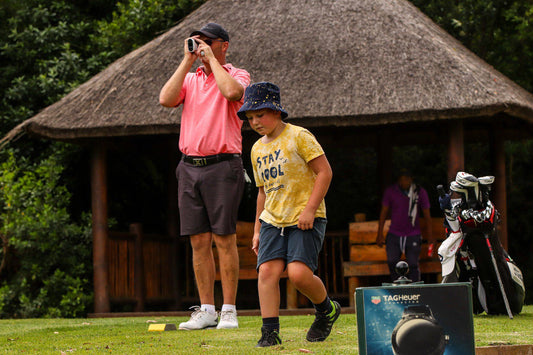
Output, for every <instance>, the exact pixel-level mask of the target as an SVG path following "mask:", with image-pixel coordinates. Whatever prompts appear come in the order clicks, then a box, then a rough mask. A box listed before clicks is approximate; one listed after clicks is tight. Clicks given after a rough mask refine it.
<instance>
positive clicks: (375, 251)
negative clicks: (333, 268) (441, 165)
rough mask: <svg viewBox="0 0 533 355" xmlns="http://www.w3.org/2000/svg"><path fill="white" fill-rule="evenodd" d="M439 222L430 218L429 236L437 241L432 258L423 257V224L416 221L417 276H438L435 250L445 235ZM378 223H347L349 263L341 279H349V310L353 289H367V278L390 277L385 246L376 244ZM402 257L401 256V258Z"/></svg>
mask: <svg viewBox="0 0 533 355" xmlns="http://www.w3.org/2000/svg"><path fill="white" fill-rule="evenodd" d="M442 222H443V219H442V218H432V224H431V228H432V233H433V236H434V237H435V238H436V239H437V240H438V241H439V243H437V245H435V247H434V252H433V257H428V256H427V251H428V246H429V245H428V243H427V239H426V237H425V234H426V226H425V220H424V219H422V218H421V219H420V224H421V229H422V238H423V241H422V250H421V251H420V264H419V267H420V273H421V274H422V275H423V274H440V273H441V264H440V261H439V258H438V256H437V249H438V247H439V245H440V241H441V240H443V239H444V237H445V232H444V227H443V224H442ZM378 224H379V222H378V221H368V222H353V223H350V230H349V238H350V261H345V262H344V263H343V269H344V277H349V281H348V289H349V295H350V297H349V298H350V306H351V307H353V306H354V297H353V295H354V292H355V289H356V288H357V287H362V286H371V285H370V284H369V282H370V280H369V276H386V275H390V273H389V266H388V264H387V254H386V251H385V246H383V247H379V246H378V245H377V244H376V236H377V232H378ZM389 226H390V220H387V221H386V222H385V226H384V231H383V232H384V234H387V232H388V230H389ZM402 257H404V256H402ZM437 278H439V276H437Z"/></svg>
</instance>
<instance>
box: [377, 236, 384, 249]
mask: <svg viewBox="0 0 533 355" xmlns="http://www.w3.org/2000/svg"><path fill="white" fill-rule="evenodd" d="M376 244H377V245H378V247H382V246H383V244H385V236H384V235H383V232H378V235H377V237H376Z"/></svg>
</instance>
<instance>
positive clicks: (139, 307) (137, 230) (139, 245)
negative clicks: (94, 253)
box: [130, 223, 145, 312]
mask: <svg viewBox="0 0 533 355" xmlns="http://www.w3.org/2000/svg"><path fill="white" fill-rule="evenodd" d="M130 233H132V234H135V259H134V271H133V287H134V292H135V300H136V302H137V303H136V304H135V312H142V311H144V301H145V292H144V289H145V286H144V258H143V227H142V224H140V223H133V224H130Z"/></svg>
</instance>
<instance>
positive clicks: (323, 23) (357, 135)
mask: <svg viewBox="0 0 533 355" xmlns="http://www.w3.org/2000/svg"><path fill="white" fill-rule="evenodd" d="M206 22H217V23H220V24H223V25H224V26H225V27H226V29H227V30H228V32H229V33H230V36H231V42H230V49H229V56H228V62H231V63H233V64H234V65H235V66H238V67H242V68H246V69H247V70H248V71H249V72H250V73H251V75H252V80H253V81H262V80H269V81H272V82H275V83H277V84H278V85H279V86H280V87H281V88H282V91H283V104H284V106H285V107H286V108H287V110H288V111H289V112H290V113H291V116H290V118H289V120H290V121H291V122H294V123H296V124H300V125H303V126H306V127H310V128H313V127H320V131H321V132H324V134H325V135H330V136H332V137H334V139H333V141H335V144H340V142H343V141H344V142H345V143H346V144H351V143H352V142H354V141H359V142H360V144H372V145H375V146H376V148H377V151H378V157H379V169H378V170H379V173H378V174H379V175H378V176H379V179H380V180H381V181H382V183H383V184H385V182H386V181H388V180H389V179H390V175H391V172H390V168H389V167H390V165H391V161H390V159H391V150H392V146H393V145H394V144H401V142H405V141H410V142H417V143H424V142H430V141H433V142H435V141H439V142H442V143H443V144H447V145H448V176H449V177H452V176H454V175H455V173H456V171H458V170H460V169H463V168H464V145H463V144H464V143H463V142H464V139H465V137H466V136H483V137H485V138H488V139H489V141H490V142H491V146H492V148H493V149H492V151H493V152H494V154H492V156H493V157H494V158H493V166H494V169H495V170H494V173H495V175H496V178H497V179H496V182H497V186H496V193H495V200H496V201H495V202H496V205H497V206H499V208H500V210H501V211H502V212H503V217H504V221H505V220H506V213H505V210H506V203H505V196H506V194H505V159H504V154H503V142H504V140H505V139H512V138H515V137H523V136H524V135H526V136H529V137H530V136H531V127H532V126H531V123H533V96H532V95H531V94H530V93H528V92H527V91H525V90H524V89H522V88H521V87H519V86H518V85H516V84H515V83H514V82H512V81H511V80H509V79H508V78H506V77H505V76H504V75H502V74H501V73H499V72H498V71H496V70H495V69H494V68H493V67H491V66H490V65H488V64H487V63H485V62H484V61H483V60H481V59H480V58H478V57H477V56H475V55H474V54H473V53H472V52H470V51H469V50H468V49H466V48H465V47H464V46H463V45H461V43H459V42H458V41H457V40H455V39H454V38H453V37H451V36H450V35H449V34H447V33H446V32H445V31H443V30H442V29H441V28H440V27H438V26H437V25H436V24H435V23H433V22H432V21H431V20H430V19H429V18H428V17H426V16H425V15H424V14H422V13H421V12H420V11H419V10H418V9H417V8H416V7H415V6H413V5H412V4H411V3H409V2H408V1H406V0H359V1H351V0H335V1H333V0H325V1H320V2H309V1H304V0H294V1H284V0H271V1H259V0H256V1H245V0H210V1H208V2H206V3H205V4H204V5H203V6H201V7H200V8H198V9H197V10H196V11H195V12H193V13H192V14H191V15H189V16H188V17H186V18H185V19H184V20H183V21H182V22H180V23H179V24H178V25H177V26H175V27H173V28H172V29H170V30H169V31H168V32H166V33H165V34H163V35H161V36H159V37H158V38H156V39H154V40H153V41H151V42H150V43H148V44H146V45H145V46H143V47H141V48H139V49H137V50H135V51H133V52H132V53H130V54H128V55H127V56H125V57H123V58H120V59H119V60H117V61H116V62H114V63H113V64H111V65H110V66H109V67H108V68H107V69H106V70H104V71H103V72H101V73H100V74H98V75H96V76H95V77H93V78H92V79H91V80H89V81H88V82H86V83H85V84H83V85H81V86H80V87H78V88H77V89H76V90H74V91H73V92H71V93H70V94H69V95H67V96H65V97H64V98H63V99H62V100H60V101H59V102H57V103H55V104H53V105H51V106H49V107H47V108H46V109H44V110H43V111H42V112H40V113H39V114H37V115H36V116H34V117H33V118H31V119H29V120H27V121H25V122H24V123H23V124H21V125H20V126H19V127H17V128H16V130H15V131H13V132H11V136H13V135H16V134H18V133H21V132H27V133H29V134H34V135H38V136H41V137H46V138H50V139H57V140H65V141H70V142H74V143H76V142H81V141H84V142H88V143H89V144H91V146H92V147H93V155H92V156H93V158H92V165H91V166H92V188H93V192H92V193H93V199H92V202H93V216H94V217H93V218H94V221H93V223H94V231H93V233H94V266H95V269H94V270H95V271H94V272H95V295H96V301H95V311H96V312H105V311H107V310H109V298H108V295H107V289H106V287H107V286H106V285H107V275H106V274H105V271H104V269H105V250H106V249H105V248H106V244H105V243H106V238H107V212H106V211H107V208H106V204H107V200H106V199H107V195H106V173H105V171H106V170H105V168H106V160H105V157H106V155H105V149H106V148H105V147H106V145H105V144H103V143H105V142H110V141H113V140H116V139H118V138H120V137H122V138H123V139H135V137H138V136H169V137H173V139H174V138H175V135H177V134H178V133H179V125H180V112H181V109H180V108H177V109H166V108H163V107H161V106H160V105H159V104H158V94H159V91H160V89H161V87H162V86H163V84H164V83H165V82H166V80H167V79H168V78H169V77H170V75H171V74H172V72H173V71H174V70H175V68H176V67H177V66H178V64H179V62H180V60H181V47H182V41H183V39H184V38H186V37H187V36H188V35H189V33H190V32H191V31H192V30H193V29H196V28H199V27H200V26H202V25H203V24H205V23H206ZM248 134H249V132H244V135H245V136H246V135H248ZM325 144H327V143H325ZM169 149H175V146H174V147H173V148H169ZM169 206H173V207H172V208H176V207H175V204H172V203H170V204H169ZM170 225H173V227H171V229H172V228H174V233H175V226H176V223H170ZM504 230H505V224H504ZM504 238H506V237H504Z"/></svg>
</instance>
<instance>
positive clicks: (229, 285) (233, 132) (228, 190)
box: [159, 23, 250, 330]
mask: <svg viewBox="0 0 533 355" xmlns="http://www.w3.org/2000/svg"><path fill="white" fill-rule="evenodd" d="M190 38H192V39H194V41H195V42H196V44H197V49H196V50H195V51H193V52H189V50H188V45H187V39H185V41H184V48H183V60H182V61H181V63H180V65H179V66H178V68H177V69H176V71H175V72H174V74H173V75H172V77H171V78H170V79H169V80H168V81H167V83H166V84H165V85H164V86H163V88H162V89H161V93H160V95H159V101H160V103H161V105H163V106H166V107H176V106H179V105H181V104H183V112H182V116H181V126H180V139H179V148H180V151H181V153H182V159H181V162H180V163H179V165H178V168H177V169H176V176H177V178H178V204H179V210H180V228H181V235H189V236H190V241H191V246H192V250H193V267H194V274H195V277H196V285H197V287H198V293H199V295H200V303H201V305H200V307H197V306H196V307H195V311H194V312H193V313H192V315H191V319H190V320H189V321H187V322H184V323H181V324H180V325H179V328H180V329H186V330H195V329H204V328H210V327H217V329H228V328H237V327H238V321H237V311H236V309H235V299H236V294H237V282H238V278H239V254H238V251H237V243H236V234H235V231H236V223H237V211H238V207H239V203H240V199H241V196H242V192H243V188H244V169H243V165H242V159H241V151H242V137H241V127H242V121H241V120H240V119H239V118H238V116H237V111H238V110H239V108H240V107H241V106H242V104H243V100H242V99H243V96H244V89H245V88H246V87H247V86H248V85H249V83H250V74H248V72H246V71H245V70H243V69H238V68H235V67H233V66H232V65H231V64H229V63H226V51H227V50H228V46H229V35H228V33H227V32H226V30H225V29H224V28H223V27H222V26H220V25H218V24H216V23H208V24H207V25H205V26H204V27H202V28H201V29H200V30H199V31H194V32H192V33H191V35H190ZM197 59H199V60H200V61H201V62H202V65H201V66H200V67H199V68H198V69H197V70H196V71H195V72H190V70H191V68H192V65H193V63H194V62H195V61H196V60H197ZM213 241H214V242H215V245H216V247H217V250H218V255H219V262H220V265H219V266H220V276H221V281H222V292H223V298H224V304H223V305H222V309H221V312H220V319H219V320H218V314H217V312H216V310H215V298H214V283H215V262H214V259H213V253H212V249H211V246H212V243H213Z"/></svg>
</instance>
